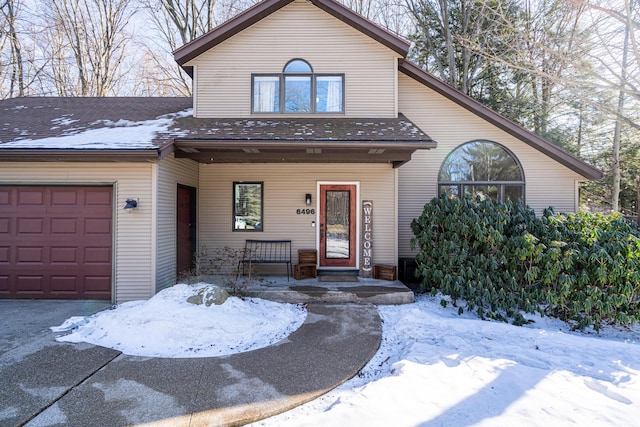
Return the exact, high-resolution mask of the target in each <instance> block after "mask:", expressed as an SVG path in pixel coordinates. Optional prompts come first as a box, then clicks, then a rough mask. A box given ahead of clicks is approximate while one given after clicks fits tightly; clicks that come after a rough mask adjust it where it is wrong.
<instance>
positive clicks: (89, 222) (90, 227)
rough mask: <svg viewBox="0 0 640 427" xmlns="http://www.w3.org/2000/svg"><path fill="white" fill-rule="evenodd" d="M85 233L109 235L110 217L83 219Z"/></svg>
mask: <svg viewBox="0 0 640 427" xmlns="http://www.w3.org/2000/svg"><path fill="white" fill-rule="evenodd" d="M84 227H85V230H86V234H102V235H109V236H111V218H87V219H86V220H85V221H84Z"/></svg>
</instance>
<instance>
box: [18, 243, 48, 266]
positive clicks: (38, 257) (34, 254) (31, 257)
mask: <svg viewBox="0 0 640 427" xmlns="http://www.w3.org/2000/svg"><path fill="white" fill-rule="evenodd" d="M16 249H17V250H16V264H30V265H43V264H44V248H42V247H29V246H18V247H17V248H16Z"/></svg>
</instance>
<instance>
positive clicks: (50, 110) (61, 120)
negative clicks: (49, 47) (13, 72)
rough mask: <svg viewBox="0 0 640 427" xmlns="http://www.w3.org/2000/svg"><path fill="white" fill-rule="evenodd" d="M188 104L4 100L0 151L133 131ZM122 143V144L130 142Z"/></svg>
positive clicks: (186, 101)
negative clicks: (110, 131)
mask: <svg viewBox="0 0 640 427" xmlns="http://www.w3.org/2000/svg"><path fill="white" fill-rule="evenodd" d="M192 104H193V101H192V99H191V98H187V97H182V98H157V97H154V98H133V97H118V98H115V97H108V98H89V97H87V98H78V97H27V98H13V99H6V100H3V101H0V149H2V148H8V146H9V145H10V143H14V144H15V143H17V142H19V141H24V142H25V144H22V145H23V146H24V147H28V144H30V143H32V144H33V145H34V146H38V143H37V141H38V140H43V139H45V138H60V137H68V136H72V135H78V134H81V133H83V132H87V131H90V130H98V129H105V128H111V129H115V128H135V127H136V126H143V125H145V124H149V122H150V121H154V120H157V119H159V118H162V117H164V116H167V115H170V114H174V113H178V112H180V111H186V110H188V109H190V108H191V106H192ZM98 138H99V137H98ZM27 141H29V142H27ZM167 141H168V140H167V139H162V138H160V139H158V140H155V141H149V142H150V143H152V145H156V146H160V145H162V144H164V143H166V142H167ZM94 142H96V143H99V142H101V141H99V140H96V141H94ZM102 142H104V141H102ZM122 142H123V143H125V144H126V143H127V142H129V143H131V142H132V141H126V140H125V141H122ZM100 148H102V149H104V147H100ZM131 148H134V147H131Z"/></svg>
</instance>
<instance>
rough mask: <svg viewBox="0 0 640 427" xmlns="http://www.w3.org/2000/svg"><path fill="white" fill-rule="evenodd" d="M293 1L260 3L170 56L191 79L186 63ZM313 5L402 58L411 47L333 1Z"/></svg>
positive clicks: (322, 0) (321, 0)
mask: <svg viewBox="0 0 640 427" xmlns="http://www.w3.org/2000/svg"><path fill="white" fill-rule="evenodd" d="M293 1H294V0H263V1H261V2H259V3H257V4H255V5H254V6H252V7H250V8H249V9H247V10H245V11H244V12H242V13H240V14H238V15H236V16H235V17H233V18H231V19H230V20H228V21H226V22H224V23H223V24H221V25H219V26H217V27H215V28H214V29H212V30H211V31H209V32H208V33H206V34H204V35H202V36H200V37H198V38H196V39H194V40H193V41H191V42H189V43H187V44H185V45H184V46H182V47H180V48H178V49H176V50H175V51H174V52H173V57H174V59H175V60H176V62H177V63H178V64H179V65H180V66H182V68H183V69H184V70H185V71H186V72H187V74H189V75H190V76H191V77H193V67H191V66H185V65H184V64H186V63H187V62H189V61H190V60H192V59H194V58H196V57H197V56H199V55H201V54H203V53H204V52H206V51H208V50H209V49H211V48H212V47H214V46H216V45H218V44H220V43H222V42H223V41H225V40H227V39H229V38H231V37H232V36H234V35H236V34H238V33H239V32H240V31H242V30H245V29H247V28H249V27H250V26H252V25H253V24H255V23H257V22H259V21H261V20H262V19H264V18H266V17H267V16H269V15H271V14H272V13H274V12H276V11H277V10H279V9H281V8H283V7H284V6H286V5H288V4H289V3H292V2H293ZM307 1H308V2H309V3H311V4H313V5H314V6H316V7H318V8H319V9H322V10H323V11H325V12H327V13H329V14H330V15H332V16H334V17H335V18H337V19H339V20H340V21H342V22H344V23H346V24H347V25H350V26H351V27H353V28H355V29H357V30H359V31H360V32H362V33H364V34H366V35H367V36H369V37H371V38H372V39H374V40H376V41H378V42H379V43H380V44H382V45H384V46H386V47H388V48H389V49H391V50H393V51H394V52H396V53H398V54H399V55H401V56H403V57H405V56H406V55H407V53H408V52H409V47H410V46H411V44H410V43H409V42H408V41H407V40H405V39H403V38H402V37H400V36H397V35H395V34H393V33H392V32H390V31H388V30H386V29H384V28H382V27H380V26H379V25H377V24H375V23H374V22H372V21H370V20H368V19H366V18H365V17H363V16H362V15H359V14H358V13H356V12H354V11H353V10H351V9H350V8H348V7H346V6H344V5H342V4H340V3H337V2H335V1H333V0H307Z"/></svg>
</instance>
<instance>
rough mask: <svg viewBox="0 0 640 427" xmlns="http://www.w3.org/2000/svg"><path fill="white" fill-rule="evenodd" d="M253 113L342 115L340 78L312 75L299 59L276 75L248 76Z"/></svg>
mask: <svg viewBox="0 0 640 427" xmlns="http://www.w3.org/2000/svg"><path fill="white" fill-rule="evenodd" d="M251 85H252V89H251V90H252V100H251V111H252V112H253V113H287V114H292V113H343V112H344V75H343V74H316V73H314V72H313V69H312V68H311V65H310V64H309V63H308V62H307V61H304V60H302V59H293V60H291V61H289V62H288V63H287V64H286V65H285V67H284V69H283V71H282V73H280V74H254V75H253V76H251Z"/></svg>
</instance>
